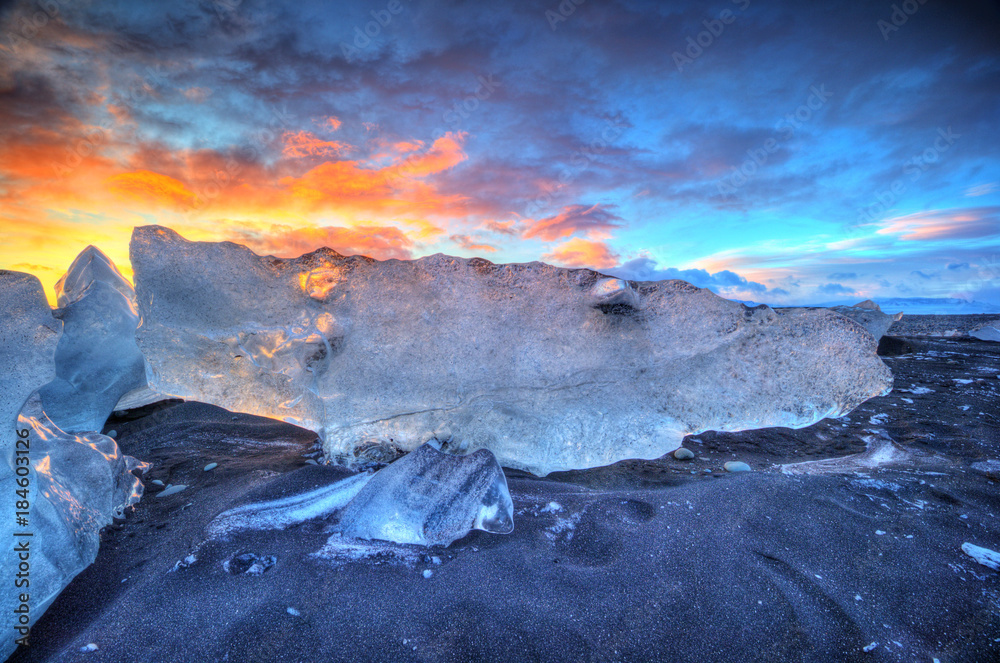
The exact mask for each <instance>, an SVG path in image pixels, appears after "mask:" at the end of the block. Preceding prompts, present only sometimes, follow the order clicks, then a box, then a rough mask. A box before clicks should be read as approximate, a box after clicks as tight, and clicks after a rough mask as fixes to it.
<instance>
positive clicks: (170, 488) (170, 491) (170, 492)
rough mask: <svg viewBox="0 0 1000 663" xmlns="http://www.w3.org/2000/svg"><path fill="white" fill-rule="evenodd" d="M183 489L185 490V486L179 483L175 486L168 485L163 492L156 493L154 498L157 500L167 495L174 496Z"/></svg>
mask: <svg viewBox="0 0 1000 663" xmlns="http://www.w3.org/2000/svg"><path fill="white" fill-rule="evenodd" d="M185 488H187V486H186V485H185V484H182V483H179V484H177V485H176V486H175V485H174V484H170V485H168V486H167V487H166V488H165V489H164V490H162V491H161V492H159V493H157V494H156V496H157V497H158V498H159V497H167V496H169V495H176V494H177V493H179V492H181V491H182V490H184V489H185Z"/></svg>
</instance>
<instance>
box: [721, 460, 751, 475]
mask: <svg viewBox="0 0 1000 663" xmlns="http://www.w3.org/2000/svg"><path fill="white" fill-rule="evenodd" d="M722 467H723V468H725V470H726V472H749V471H750V466H749V465H747V464H746V463H744V462H743V461H741V460H731V461H729V462H728V463H726V464H725V465H723V466H722Z"/></svg>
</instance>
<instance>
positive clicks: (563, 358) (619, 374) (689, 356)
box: [131, 226, 892, 475]
mask: <svg viewBox="0 0 1000 663" xmlns="http://www.w3.org/2000/svg"><path fill="white" fill-rule="evenodd" d="M131 258H132V266H133V269H134V270H135V283H136V294H137V300H138V305H139V310H140V313H141V318H142V324H141V325H140V327H139V329H138V331H137V340H138V343H139V347H140V349H141V350H142V352H143V354H144V355H145V357H146V359H147V360H148V362H149V364H150V386H151V387H152V388H153V389H155V390H156V391H158V392H160V393H163V394H167V395H172V396H177V397H180V398H186V399H193V400H199V401H203V402H208V403H212V404H215V405H220V406H222V407H225V408H228V409H231V410H237V411H241V412H248V413H252V414H259V415H263V416H269V417H273V418H278V419H284V420H287V421H290V422H292V423H296V424H298V425H300V426H304V427H306V428H310V429H312V430H315V431H317V432H318V433H319V434H320V435H321V436H322V438H323V440H324V446H325V450H326V452H327V453H328V454H329V455H331V456H349V455H350V454H351V452H352V450H353V449H354V448H355V447H356V446H358V445H362V444H371V443H372V442H375V443H381V444H385V445H391V446H396V447H399V448H401V449H403V450H408V449H414V448H416V447H418V446H419V445H420V444H421V443H422V442H424V441H426V440H427V439H428V438H430V437H431V436H436V437H438V438H442V439H444V438H447V437H449V436H450V437H452V438H454V439H455V440H457V441H460V442H461V443H462V444H463V445H465V447H466V448H467V449H469V450H475V449H481V448H485V449H489V450H490V451H492V452H493V453H494V454H495V455H496V457H497V459H498V460H499V462H500V463H501V464H502V465H503V466H505V467H514V468H519V469H525V470H528V471H531V472H533V473H535V474H541V475H544V474H547V473H549V472H552V471H556V470H567V469H577V468H587V467H595V466H600V465H607V464H610V463H614V462H616V461H618V460H622V459H625V458H656V457H659V456H661V455H663V454H665V453H668V452H670V451H672V450H673V449H676V448H677V447H678V446H680V442H681V440H682V439H683V437H684V436H685V435H687V434H692V433H698V432H701V431H705V430H720V431H736V430H744V429H747V428H762V427H767V426H789V427H801V426H807V425H809V424H812V423H814V422H816V421H818V420H820V419H822V418H823V417H829V416H839V415H841V414H844V413H846V412H848V411H850V410H851V409H852V408H854V407H855V406H857V405H858V404H859V403H861V402H863V401H864V400H866V399H868V398H871V397H872V396H876V395H879V394H883V393H886V392H888V390H889V389H890V388H891V385H892V376H891V373H890V371H889V369H888V368H887V367H886V365H885V364H883V363H882V361H881V360H880V359H879V358H878V357H877V356H876V353H875V349H876V345H875V342H874V340H873V339H872V337H871V336H870V335H869V334H868V333H865V332H864V330H862V329H861V328H860V327H859V326H858V325H856V324H854V323H853V322H850V321H849V320H846V319H844V318H843V317H841V316H839V315H836V314H835V313H832V312H830V311H826V310H817V311H803V312H798V313H792V314H785V315H780V316H779V315H776V314H775V313H774V311H772V310H771V309H769V308H767V307H766V306H760V307H756V308H752V309H751V308H747V307H745V306H743V305H742V304H739V303H736V302H731V301H728V300H725V299H722V298H720V297H717V296H716V295H714V294H712V293H711V292H709V291H708V290H702V289H699V288H695V287H694V286H691V285H690V284H688V283H685V282H683V281H660V282H629V281H623V280H620V279H613V278H607V277H605V276H603V275H601V274H599V273H597V272H593V271H590V270H586V269H572V270H571V269H562V268H557V267H552V266H549V265H546V264H542V263H528V264H511V265H496V264H493V263H490V262H488V261H486V260H482V259H478V258H474V259H471V260H467V259H462V258H453V257H449V256H444V255H440V254H439V255H434V256H430V257H426V258H420V259H418V260H387V261H376V260H372V259H370V258H366V257H362V256H353V257H346V258H345V257H343V256H341V255H339V254H338V253H336V252H334V251H332V250H330V249H320V250H318V251H315V252H313V253H310V254H307V255H304V256H302V257H300V258H297V259H294V260H283V259H278V258H274V257H270V256H266V257H264V256H258V255H256V254H254V253H253V252H251V251H250V250H249V249H247V248H246V247H243V246H240V245H238V244H233V243H228V242H224V243H208V242H188V241H186V240H185V239H183V238H182V237H180V236H179V235H178V234H177V233H175V232H173V231H172V230H169V229H167V228H163V227H159V226H144V227H139V228H136V229H135V230H134V232H133V235H132V244H131Z"/></svg>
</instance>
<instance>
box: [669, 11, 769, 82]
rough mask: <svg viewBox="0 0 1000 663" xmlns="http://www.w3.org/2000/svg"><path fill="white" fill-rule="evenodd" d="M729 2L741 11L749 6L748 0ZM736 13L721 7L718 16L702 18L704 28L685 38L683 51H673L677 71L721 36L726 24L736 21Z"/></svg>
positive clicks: (692, 60) (697, 56)
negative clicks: (685, 45)
mask: <svg viewBox="0 0 1000 663" xmlns="http://www.w3.org/2000/svg"><path fill="white" fill-rule="evenodd" d="M731 2H732V3H733V4H734V5H736V6H737V8H738V9H739V11H741V12H744V11H746V10H747V8H748V7H749V6H750V0H731ZM738 15H739V14H737V13H736V12H734V11H733V10H732V9H723V10H722V11H721V12H719V17H718V18H706V19H705V20H703V21H702V22H701V24H702V25H703V26H704V27H705V29H704V30H702V31H701V32H699V33H698V34H696V35H694V36H693V37H692V36H689V37H688V38H687V40H686V41H687V48H685V49H684V52H683V53H682V52H680V51H674V52H673V58H674V64H675V65H677V71H680V72H683V71H684V67H685V66H687V65H689V64H694V61H695V60H697V59H698V58H700V57H701V56H702V55H703V54H704V53H705V49H706V48H710V47H711V46H712V44H714V43H715V40H716V39H718V38H719V37H721V36H722V33H723V32H725V31H726V26H727V25H732V24H733V22H734V21H736V17H737V16H738Z"/></svg>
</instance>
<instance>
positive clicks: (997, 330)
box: [969, 322, 1000, 341]
mask: <svg viewBox="0 0 1000 663" xmlns="http://www.w3.org/2000/svg"><path fill="white" fill-rule="evenodd" d="M969 336H971V337H972V338H978V339H979V340H980V341H1000V322H992V323H988V324H983V325H980V326H979V327H977V328H976V329H973V330H972V331H970V332H969Z"/></svg>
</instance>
